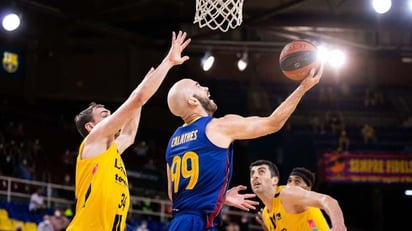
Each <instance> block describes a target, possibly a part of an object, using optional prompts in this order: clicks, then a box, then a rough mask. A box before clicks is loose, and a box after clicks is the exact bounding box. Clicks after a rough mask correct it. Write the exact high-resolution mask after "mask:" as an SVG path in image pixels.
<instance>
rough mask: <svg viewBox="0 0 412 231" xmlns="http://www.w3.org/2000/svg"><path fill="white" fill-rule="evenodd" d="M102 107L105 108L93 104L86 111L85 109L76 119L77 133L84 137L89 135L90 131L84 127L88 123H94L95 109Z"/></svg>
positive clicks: (101, 105)
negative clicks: (93, 113)
mask: <svg viewBox="0 0 412 231" xmlns="http://www.w3.org/2000/svg"><path fill="white" fill-rule="evenodd" d="M102 107H104V105H103V104H97V103H95V102H91V103H90V104H89V106H88V107H87V108H86V109H84V110H83V111H81V112H80V113H79V114H78V115H76V116H75V117H74V123H75V124H76V128H77V131H78V132H79V133H80V135H81V136H82V137H86V136H87V135H88V134H89V131H87V129H86V127H85V126H84V125H85V124H86V123H88V122H92V121H93V115H92V112H93V109H95V108H102Z"/></svg>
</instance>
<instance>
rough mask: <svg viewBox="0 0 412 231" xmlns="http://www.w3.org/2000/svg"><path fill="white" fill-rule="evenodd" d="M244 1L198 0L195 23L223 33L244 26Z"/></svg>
mask: <svg viewBox="0 0 412 231" xmlns="http://www.w3.org/2000/svg"><path fill="white" fill-rule="evenodd" d="M242 9H243V0H196V14H195V20H194V21H193V23H199V27H200V28H202V27H204V26H208V27H209V28H210V29H212V30H216V29H220V30H221V31H223V32H226V31H228V30H229V29H230V28H231V29H234V28H236V27H237V26H239V25H240V24H242Z"/></svg>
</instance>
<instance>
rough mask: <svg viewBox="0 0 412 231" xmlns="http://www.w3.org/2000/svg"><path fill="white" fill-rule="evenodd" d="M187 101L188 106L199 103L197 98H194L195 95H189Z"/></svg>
mask: <svg viewBox="0 0 412 231" xmlns="http://www.w3.org/2000/svg"><path fill="white" fill-rule="evenodd" d="M187 103H188V104H189V105H190V106H196V105H197V104H198V103H199V100H198V99H196V97H193V96H191V97H189V98H188V99H187Z"/></svg>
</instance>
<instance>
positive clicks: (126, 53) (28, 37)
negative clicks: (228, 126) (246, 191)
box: [0, 0, 412, 230]
mask: <svg viewBox="0 0 412 231" xmlns="http://www.w3.org/2000/svg"><path fill="white" fill-rule="evenodd" d="M406 2H407V1H406V0H397V1H393V2H392V8H391V9H390V11H389V12H388V13H386V14H384V15H378V14H376V13H375V12H374V11H373V9H372V8H371V7H370V3H371V1H366V0H364V1H359V0H341V1H337V0H336V1H335V0H306V1H304V0H301V1H292V0H291V1H287V0H283V1H280V0H245V2H244V10H243V12H244V15H243V16H244V18H243V20H244V21H243V23H242V25H241V26H240V27H238V28H236V29H234V30H229V31H228V32H221V31H218V30H217V31H213V30H210V29H208V28H207V27H206V28H202V29H200V28H199V26H198V25H196V24H193V17H194V12H195V1H189V0H161V1H153V0H147V1H143V0H123V1H115V0H102V1H91V0H83V1H48V0H37V1H29V0H15V1H2V2H1V3H0V10H3V11H4V10H5V9H6V8H8V7H10V6H13V7H15V9H18V10H19V12H20V14H21V15H22V25H21V28H19V29H18V30H17V31H14V32H7V31H4V30H2V31H1V33H0V50H1V52H2V53H4V52H12V53H13V54H17V55H18V57H19V63H18V69H17V71H15V72H8V71H5V69H4V68H3V69H2V72H0V97H1V98H0V99H1V103H2V106H1V108H0V110H1V119H2V128H3V131H2V132H3V133H6V131H5V130H7V126H9V125H10V122H14V123H15V124H14V125H13V126H15V125H17V124H19V123H21V124H23V126H24V131H25V136H26V137H29V139H32V140H35V139H39V140H40V141H41V143H42V145H43V147H44V150H45V155H46V156H47V157H45V158H44V159H43V160H42V162H43V167H44V168H37V169H36V174H35V175H36V180H40V181H45V182H48V181H52V182H54V183H57V182H59V179H61V178H58V177H61V176H62V175H64V174H65V173H67V172H70V173H71V174H73V175H72V176H74V171H70V170H67V169H66V171H65V172H62V169H61V168H60V165H59V164H60V163H61V155H62V154H63V153H64V152H65V150H67V149H69V150H70V151H71V152H75V151H76V149H77V146H78V144H79V142H80V141H81V140H80V137H79V136H78V135H77V133H76V131H75V129H74V126H73V124H72V119H73V116H74V115H75V114H76V113H77V112H78V111H79V110H81V109H82V108H84V107H85V106H86V105H87V104H88V103H89V102H90V101H97V102H100V103H103V104H105V105H107V106H108V107H109V108H110V109H112V110H115V109H116V108H117V106H119V104H120V103H121V102H122V101H123V100H124V99H125V98H126V97H127V96H128V95H129V93H130V92H131V90H132V89H134V87H135V86H136V85H137V84H138V83H139V82H140V80H141V79H142V77H143V76H144V74H145V73H146V72H147V71H148V70H149V68H150V67H151V66H157V65H158V64H159V63H160V61H161V59H162V58H163V56H164V55H165V52H167V50H168V47H169V42H170V38H171V31H173V30H174V31H177V30H184V31H186V32H188V34H189V36H190V37H191V38H192V39H193V41H192V44H191V45H190V47H188V49H187V51H186V52H185V53H186V54H187V55H189V56H190V57H191V59H190V60H189V61H188V62H187V63H185V64H184V65H182V66H179V67H176V68H174V69H173V70H172V71H171V72H170V73H169V75H168V77H167V79H166V80H165V82H164V83H163V84H162V86H161V88H160V89H159V91H158V92H157V93H156V94H155V95H154V97H153V98H152V99H151V100H150V101H149V103H148V104H147V105H146V106H145V107H144V109H143V115H142V119H141V125H140V130H139V132H138V138H137V140H136V144H142V146H143V147H145V148H148V149H149V155H150V157H148V156H144V155H143V156H144V157H142V156H139V155H140V154H139V147H137V148H135V147H133V150H132V149H131V150H129V153H126V155H124V160H125V163H126V166H127V168H128V169H129V170H130V172H132V173H134V174H135V175H137V176H142V175H145V174H149V177H147V178H146V179H143V181H142V179H141V180H140V181H139V180H137V181H136V182H133V183H134V187H136V188H144V187H147V186H148V185H152V186H153V190H154V191H156V192H158V193H159V194H160V195H162V192H163V193H164V191H165V190H166V187H165V182H164V169H163V167H164V161H163V151H164V149H165V145H166V142H167V138H168V136H169V135H170V134H171V133H172V132H173V130H174V128H175V127H176V126H178V125H180V124H181V121H180V120H179V119H178V118H175V117H173V116H172V115H171V114H170V113H169V111H168V108H167V104H166V95H167V90H168V89H169V88H170V86H171V85H172V84H173V83H174V82H175V81H176V80H178V79H181V78H183V77H189V78H193V79H196V80H198V81H199V82H200V83H201V84H205V85H207V86H209V88H210V91H211V95H212V98H213V99H214V100H215V102H217V104H218V106H219V109H218V111H217V113H216V115H217V116H220V115H224V114H226V113H238V114H241V115H244V116H247V115H254V114H258V115H267V114H268V113H270V112H271V110H273V109H274V108H275V107H276V106H277V105H278V104H279V103H280V102H281V100H283V99H284V98H285V97H286V96H287V95H288V94H289V93H290V92H291V91H292V90H293V89H294V88H295V87H296V86H297V84H298V83H296V82H293V81H290V80H288V79H286V78H285V77H283V76H282V75H281V72H280V70H279V65H278V62H277V58H278V56H279V52H280V50H281V48H282V46H283V45H285V44H286V43H287V42H288V41H291V40H293V39H308V40H311V41H313V42H315V43H325V44H328V45H329V46H331V47H335V48H340V49H342V50H343V51H344V52H345V53H346V55H347V60H346V64H345V65H344V66H343V67H341V69H333V68H331V67H328V66H327V67H325V72H324V75H323V78H322V80H321V82H320V83H319V85H318V86H316V87H315V88H314V89H312V90H311V91H310V92H308V93H307V94H306V95H305V96H304V99H303V100H302V102H301V103H300V104H299V106H298V108H297V109H296V111H295V113H294V114H293V116H292V117H291V118H290V120H289V123H288V124H287V125H286V126H285V127H284V128H283V129H282V130H281V131H280V132H279V133H276V134H274V135H270V136H267V137H264V138H261V139H258V140H253V141H241V142H240V141H239V142H238V141H237V142H235V149H236V154H235V164H234V172H235V174H234V178H233V180H232V185H237V184H244V185H249V183H248V180H249V174H248V164H249V163H250V162H251V161H253V160H255V159H259V158H265V159H270V160H273V161H275V162H276V163H277V164H278V165H279V166H280V168H281V174H282V176H283V177H282V178H283V179H282V180H283V182H284V181H285V178H284V177H285V176H287V174H288V171H289V170H290V169H291V168H292V167H295V166H305V167H308V168H310V169H312V170H313V171H316V172H317V176H318V183H317V187H316V190H317V191H319V192H323V193H327V194H330V195H332V196H333V197H335V198H336V199H337V200H338V201H339V203H340V204H341V206H342V209H343V212H344V215H345V219H346V223H347V226H348V230H396V229H404V228H405V227H409V226H410V225H409V221H408V218H409V217H410V214H411V212H410V209H411V208H412V197H410V196H409V197H408V196H406V195H405V194H404V192H405V190H406V189H408V188H409V189H412V181H411V174H412V173H411V172H412V170H411V169H412V166H411V165H410V163H411V158H412V157H411V152H412V150H411V142H412V132H411V128H410V126H411V122H410V116H411V112H412V103H411V100H412V93H411V91H410V90H411V89H412V84H411V74H412V63H411V62H410V61H411V59H412V30H411V29H410V28H411V25H412V12H407V11H406V9H407V7H406ZM206 51H211V52H213V54H214V56H215V57H216V61H215V64H214V66H213V67H212V69H211V70H210V71H208V72H204V71H203V70H202V68H201V63H200V60H201V58H202V57H203V55H204V54H205V52H206ZM243 52H247V53H248V57H249V65H248V67H247V69H246V70H245V71H243V72H240V71H239V70H238V69H237V67H236V62H237V59H238V58H239V57H240V55H241V54H242V53H243ZM2 57H3V56H2ZM2 59H3V58H2ZM3 67H4V60H3ZM367 89H368V90H369V91H370V92H373V93H376V95H378V96H379V97H380V96H382V98H383V101H380V100H379V99H380V98H379V97H378V98H376V99H375V100H376V105H371V104H368V105H365V94H366V91H367ZM324 93H325V95H326V97H325V95H323V94H324ZM326 114H329V115H331V116H332V117H338V118H340V121H341V122H340V123H339V124H338V126H340V125H342V124H344V125H345V130H346V132H347V134H348V136H349V138H350V141H351V142H350V145H349V147H348V148H347V150H346V149H345V148H344V150H338V148H339V142H338V137H339V132H337V131H340V127H339V128H337V129H338V130H337V131H335V132H333V131H332V126H333V125H334V123H329V122H326V121H325V115H326ZM315 121H317V122H316V124H314V123H315ZM319 121H320V122H319ZM322 122H323V124H324V129H325V131H324V132H323V131H322V132H321V131H320V130H317V129H321V128H320V127H317V126H319V125H320V124H322ZM365 123H369V124H371V125H372V126H374V127H375V129H376V132H377V137H378V141H377V143H376V144H370V143H369V144H364V143H363V139H362V137H361V135H360V129H361V127H362V125H363V124H365ZM335 125H336V124H335ZM314 126H316V127H314ZM314 129H315V130H314ZM136 146H138V145H136ZM140 148H141V147H140ZM143 149H144V148H143ZM324 153H342V154H343V155H350V154H365V155H372V157H371V158H372V159H373V158H376V159H381V158H382V156H384V155H389V156H390V158H394V159H395V160H396V159H397V158H398V157H399V156H402V158H400V157H399V158H400V159H402V160H406V165H407V166H404V167H403V172H401V173H400V174H399V175H401V176H402V175H403V176H405V178H402V179H401V180H399V179H400V178H397V179H398V180H394V182H392V183H387V182H383V181H379V180H371V181H370V182H368V180H366V181H367V182H355V181H352V180H345V181H342V182H331V181H327V180H326V179H325V177H324V176H325V175H326V173H325V172H324V170H325V168H324V167H323V166H324V165H323V164H324V159H323V154H324ZM368 158H369V157H368ZM149 159H152V161H153V164H154V165H155V170H153V171H151V172H150V171H149V173H148V172H145V173H139V171H140V170H141V169H142V167H143V166H144V165H145V164H146V162H148V160H149ZM408 164H409V165H408ZM371 168H373V167H371ZM72 170H73V169H72ZM369 173H370V175H372V176H373V175H374V172H373V171H372V170H371V172H369ZM3 174H4V173H2V175H3ZM4 175H5V176H6V174H4ZM399 175H398V176H399ZM384 177H385V176H384ZM408 177H409V178H408ZM138 179H139V178H138ZM144 180H147V182H146V181H144ZM151 180H154V182H155V183H154V184H152V183H153V182H151ZM159 182H160V183H159ZM142 191H143V190H137V189H136V192H135V193H137V194H139V193H142ZM149 195H152V194H149ZM139 196H148V195H139Z"/></svg>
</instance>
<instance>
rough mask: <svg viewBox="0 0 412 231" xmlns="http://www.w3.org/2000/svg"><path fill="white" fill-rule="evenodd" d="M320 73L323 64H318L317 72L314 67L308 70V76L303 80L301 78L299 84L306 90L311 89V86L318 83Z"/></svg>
mask: <svg viewBox="0 0 412 231" xmlns="http://www.w3.org/2000/svg"><path fill="white" fill-rule="evenodd" d="M322 74H323V64H321V65H320V67H319V70H318V71H317V72H316V70H315V69H312V70H310V72H309V74H308V76H307V77H306V78H305V79H304V80H302V82H301V84H300V86H302V87H304V88H305V90H306V91H307V90H309V89H311V88H312V87H313V86H315V85H316V84H318V83H319V80H320V78H321V77H322Z"/></svg>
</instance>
